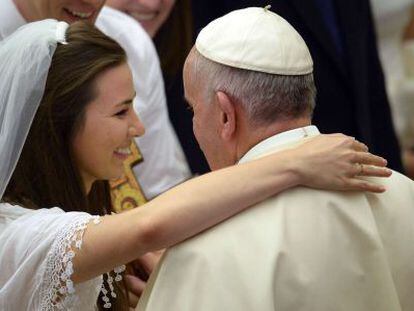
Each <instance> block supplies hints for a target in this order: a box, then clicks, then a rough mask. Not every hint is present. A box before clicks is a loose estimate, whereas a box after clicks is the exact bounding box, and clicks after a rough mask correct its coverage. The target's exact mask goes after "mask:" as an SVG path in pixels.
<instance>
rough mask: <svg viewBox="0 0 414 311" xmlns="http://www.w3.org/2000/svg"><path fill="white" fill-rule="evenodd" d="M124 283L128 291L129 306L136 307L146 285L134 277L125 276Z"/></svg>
mask: <svg viewBox="0 0 414 311" xmlns="http://www.w3.org/2000/svg"><path fill="white" fill-rule="evenodd" d="M125 282H126V286H127V289H128V295H129V302H130V306H132V307H136V306H137V304H138V300H139V297H141V294H142V292H143V291H144V289H145V285H146V283H145V282H144V281H143V280H141V279H140V278H138V277H136V276H135V275H131V274H127V275H125Z"/></svg>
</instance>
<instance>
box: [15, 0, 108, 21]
mask: <svg viewBox="0 0 414 311" xmlns="http://www.w3.org/2000/svg"><path fill="white" fill-rule="evenodd" d="M15 3H16V5H17V7H18V8H19V11H21V13H22V15H23V17H24V18H25V19H26V20H27V21H29V22H32V21H36V20H41V19H46V18H55V19H57V20H61V21H65V22H67V23H69V24H71V23H74V22H76V21H79V20H87V21H90V22H92V23H94V22H95V20H96V18H97V16H98V14H99V12H100V10H101V9H102V7H103V5H104V4H105V0H15Z"/></svg>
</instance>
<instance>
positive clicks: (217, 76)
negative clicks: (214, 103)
mask: <svg viewBox="0 0 414 311" xmlns="http://www.w3.org/2000/svg"><path fill="white" fill-rule="evenodd" d="M191 54H192V57H193V63H192V64H193V66H192V69H191V70H193V74H192V77H194V78H195V80H196V81H194V82H195V83H198V86H199V87H200V88H199V89H203V90H204V92H205V93H204V94H203V95H204V96H205V97H204V98H205V99H206V101H207V102H210V100H211V99H212V98H213V96H215V93H216V92H218V91H222V92H224V93H226V95H227V96H229V97H230V98H231V99H232V100H233V101H235V102H236V103H237V104H240V105H242V107H243V109H244V110H245V111H246V113H247V114H248V116H249V119H250V121H251V122H252V123H254V124H261V125H266V124H271V123H273V122H275V121H285V120H292V119H296V118H300V117H309V118H310V117H311V116H312V112H313V109H314V107H315V96H316V88H315V84H314V80H313V74H307V75H300V76H284V75H275V74H268V73H263V72H258V71H251V70H244V69H239V68H234V67H230V66H226V65H222V64H219V63H216V62H213V61H211V60H209V59H207V58H205V57H204V56H202V55H201V54H200V53H199V52H198V51H197V50H196V49H195V48H193V50H192V51H191Z"/></svg>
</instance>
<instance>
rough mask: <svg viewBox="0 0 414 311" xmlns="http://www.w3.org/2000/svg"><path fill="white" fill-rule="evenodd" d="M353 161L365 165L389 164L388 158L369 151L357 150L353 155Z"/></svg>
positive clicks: (382, 165) (381, 165)
mask: <svg viewBox="0 0 414 311" xmlns="http://www.w3.org/2000/svg"><path fill="white" fill-rule="evenodd" d="M352 162H353V163H359V164H364V165H375V166H380V167H384V166H386V165H387V160H385V159H384V158H382V157H379V156H376V155H373V154H371V153H369V152H356V153H355V154H354V155H353V156H352Z"/></svg>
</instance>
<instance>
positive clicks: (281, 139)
mask: <svg viewBox="0 0 414 311" xmlns="http://www.w3.org/2000/svg"><path fill="white" fill-rule="evenodd" d="M319 134H320V132H319V130H318V128H317V127H316V126H314V125H310V126H305V127H300V128H297V129H294V130H290V131H286V132H282V133H279V134H276V135H273V136H270V137H269V138H266V139H265V140H262V141H261V142H260V143H258V144H257V145H255V146H254V147H253V148H251V149H250V150H249V151H248V152H247V153H246V154H245V155H244V156H243V157H242V158H241V159H240V160H239V163H244V162H248V161H251V160H253V159H255V158H257V157H259V156H261V155H264V154H267V153H271V152H275V151H277V150H280V149H283V147H284V146H286V145H289V144H293V143H296V142H299V141H300V140H302V139H304V138H307V137H312V136H316V135H319Z"/></svg>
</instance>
